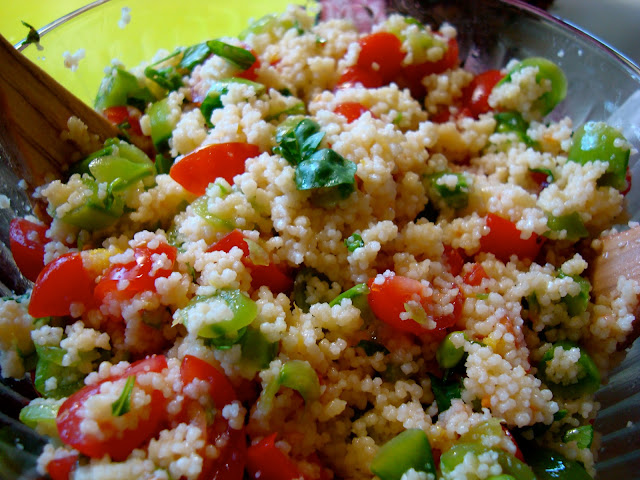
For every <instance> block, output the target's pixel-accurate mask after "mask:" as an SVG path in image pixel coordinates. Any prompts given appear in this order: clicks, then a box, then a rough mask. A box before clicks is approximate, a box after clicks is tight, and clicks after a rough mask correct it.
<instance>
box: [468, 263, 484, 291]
mask: <svg viewBox="0 0 640 480" xmlns="http://www.w3.org/2000/svg"><path fill="white" fill-rule="evenodd" d="M485 278H489V275H487V272H485V271H484V268H483V267H482V265H480V264H479V263H474V264H473V265H472V266H471V270H469V271H468V272H467V273H466V274H465V275H464V283H466V284H467V285H471V286H472V287H477V286H479V285H480V284H481V283H482V280H483V279H485Z"/></svg>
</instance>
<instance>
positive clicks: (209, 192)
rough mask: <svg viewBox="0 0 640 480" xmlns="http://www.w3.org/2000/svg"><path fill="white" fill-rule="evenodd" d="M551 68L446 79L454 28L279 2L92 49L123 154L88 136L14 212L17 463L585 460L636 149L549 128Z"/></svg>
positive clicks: (8, 361) (559, 80)
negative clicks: (21, 394)
mask: <svg viewBox="0 0 640 480" xmlns="http://www.w3.org/2000/svg"><path fill="white" fill-rule="evenodd" d="M566 88H567V86H566V81H565V80H564V75H563V74H562V72H561V71H560V69H559V68H558V67H557V66H556V65H555V64H553V63H552V62H550V61H548V60H545V59H540V58H533V59H514V60H513V61H511V62H510V63H509V64H508V65H505V67H504V69H503V70H500V71H498V70H496V71H490V72H485V73H482V74H479V75H474V74H472V73H471V72H467V71H465V70H463V69H462V68H461V67H459V64H458V56H457V44H456V31H455V29H454V28H453V27H451V26H449V25H443V26H441V27H440V28H439V29H438V30H433V29H431V28H430V27H429V26H424V25H420V24H419V23H417V22H416V21H415V20H413V19H410V18H405V17H402V16H399V15H391V16H389V17H388V18H386V19H384V20H383V21H381V22H380V23H378V24H376V25H375V26H374V27H373V28H372V30H371V31H369V32H365V33H361V32H359V31H358V30H357V29H356V28H355V27H354V26H353V24H352V23H350V22H349V21H348V20H329V21H326V22H324V21H323V22H317V21H316V20H315V19H314V18H313V17H312V16H310V15H309V13H307V12H306V11H305V10H304V9H302V8H300V7H290V8H289V9H288V10H287V11H286V12H285V13H283V14H279V15H275V14H274V15H270V16H267V17H264V18H262V19H260V20H258V21H256V22H254V23H253V24H251V25H250V26H249V27H248V29H247V30H246V31H245V32H243V33H242V34H241V35H240V36H239V37H238V38H223V39H219V40H212V41H210V42H205V43H203V44H199V45H196V46H193V47H189V48H187V49H179V50H178V51H177V53H175V54H172V53H171V52H159V53H158V54H157V56H156V57H155V58H154V59H153V60H151V61H150V62H149V63H148V64H145V65H142V66H141V67H138V68H134V69H132V70H131V71H126V70H125V69H124V68H123V67H122V66H115V65H114V66H112V67H111V68H110V70H109V72H108V74H107V77H106V79H105V81H104V82H103V84H102V86H101V89H100V93H99V94H98V98H97V101H96V106H97V108H98V109H99V110H101V111H103V112H104V113H105V115H107V117H109V118H110V119H112V120H113V121H115V122H116V123H118V124H119V125H120V127H121V128H123V129H124V130H125V131H126V132H127V133H128V134H129V136H130V137H131V138H135V139H137V140H138V144H141V142H146V144H143V146H145V145H146V148H145V149H144V150H145V151H143V150H140V149H138V148H136V147H133V146H132V145H130V144H129V143H127V142H124V141H122V140H110V141H108V142H107V143H106V144H105V145H104V148H103V149H102V150H100V151H99V152H98V153H96V154H93V155H92V156H90V157H89V158H88V159H86V160H83V161H80V162H78V163H76V164H74V165H73V166H72V167H71V169H70V171H69V175H68V177H67V178H65V179H64V180H54V181H52V182H50V183H48V184H46V185H44V186H42V187H41V188H39V189H38V190H37V192H36V196H37V197H38V198H39V199H41V200H42V201H44V202H46V203H47V205H48V212H49V214H50V215H51V217H52V220H51V222H50V223H49V224H47V225H45V224H43V223H42V222H41V221H39V220H37V219H35V218H32V217H28V218H26V219H18V220H16V221H15V224H14V225H13V226H12V228H13V230H14V231H15V232H18V231H20V232H26V233H24V235H23V237H24V238H27V239H28V241H27V240H25V241H24V242H23V244H25V245H27V247H25V248H26V249H28V250H29V252H31V254H30V255H27V254H25V253H24V252H25V249H24V248H23V249H22V250H20V248H19V247H20V245H17V247H16V248H15V249H14V256H15V257H16V261H17V262H18V265H19V266H20V267H21V268H22V271H23V272H24V273H25V275H26V276H28V277H29V278H30V279H31V280H34V281H35V286H34V288H33V289H32V290H31V291H30V292H28V294H27V295H26V296H23V297H15V298H5V299H3V300H2V302H1V303H0V328H1V329H2V331H3V332H4V334H3V336H2V337H1V338H0V347H1V349H2V350H1V353H0V365H1V367H2V374H3V375H4V376H5V377H15V378H22V377H24V376H25V375H27V374H28V372H29V371H30V370H33V369H34V365H35V374H34V379H35V380H34V384H35V388H36V389H37V390H38V392H39V393H40V395H41V396H42V397H44V398H40V399H36V400H34V401H33V402H32V404H30V405H29V406H28V407H26V408H25V410H23V413H22V415H21V418H22V419H23V420H24V421H26V422H27V423H30V424H33V425H34V426H35V427H36V428H38V430H39V431H41V432H44V433H45V434H47V435H49V436H51V438H52V439H51V442H50V444H49V445H48V446H47V447H46V448H45V449H44V451H43V453H42V454H41V456H40V459H39V469H40V470H41V473H45V472H48V473H49V474H50V475H52V476H54V474H55V473H57V474H60V472H61V471H64V472H65V473H64V474H65V475H66V477H60V476H58V477H55V478H75V479H81V478H92V479H102V478H105V479H106V478H119V479H141V478H145V479H178V478H182V479H202V478H224V479H230V480H233V479H238V480H240V479H242V478H256V479H257V478H261V479H267V480H269V479H276V478H278V479H283V478H284V479H297V478H304V479H307V480H311V479H330V478H339V479H345V480H355V479H372V478H380V479H381V480H391V479H393V480H396V479H397V480H400V479H402V480H416V479H420V480H425V479H434V478H436V476H437V477H438V478H445V479H487V478H501V479H502V478H517V479H529V478H535V475H540V474H541V472H543V471H544V470H545V469H546V468H548V465H549V462H550V461H551V460H554V461H556V462H561V463H562V464H563V465H565V466H566V468H571V469H574V470H573V471H575V472H578V474H579V475H582V476H579V477H571V478H589V475H593V474H594V471H595V470H594V462H595V459H594V452H595V451H596V449H597V445H598V440H597V433H596V434H595V439H594V432H593V427H592V426H591V425H592V421H593V419H594V417H595V415H596V413H597V410H598V404H597V402H595V401H594V399H593V393H594V392H595V390H597V388H598V386H599V385H600V383H601V381H602V377H603V376H605V375H606V372H607V370H608V369H610V368H611V367H612V366H613V365H614V364H615V363H616V362H617V361H618V360H619V359H620V355H621V354H620V353H619V352H618V351H617V349H618V346H619V345H620V344H622V342H624V341H625V340H627V337H628V336H629V335H630V334H631V332H632V322H633V320H634V317H633V311H634V309H635V308H636V306H637V302H638V300H637V298H638V294H639V293H640V285H639V284H638V282H636V281H634V280H625V279H621V280H620V281H619V283H618V288H617V290H616V291H615V292H614V293H613V294H612V295H610V296H595V295H593V294H592V293H591V292H590V284H589V280H588V277H587V268H588V267H589V264H588V259H589V258H590V255H592V253H593V251H595V250H597V248H598V245H599V240H598V239H599V238H600V237H601V235H603V234H604V233H607V231H608V229H609V228H611V225H613V224H614V223H615V222H616V218H617V217H618V215H619V214H621V213H622V212H623V199H624V193H623V192H624V190H625V188H626V182H627V181H626V179H625V174H626V168H627V163H626V162H627V161H628V157H629V152H630V146H629V144H628V143H627V142H626V141H625V140H624V138H623V137H622V136H621V134H620V133H619V132H617V131H616V130H614V129H612V128H611V127H609V126H607V125H605V124H602V123H599V122H596V123H591V124H587V125H585V126H579V125H573V124H572V121H571V119H570V118H564V119H561V120H560V121H558V122H548V121H545V120H544V118H545V116H546V114H547V113H549V111H551V109H552V108H553V107H554V106H555V104H557V103H558V102H560V101H561V100H562V99H563V98H564V95H565V93H566ZM569 90H570V85H569ZM70 130H74V131H76V132H80V134H82V131H83V130H82V128H81V125H80V126H79V125H78V124H77V122H76V121H71V122H70ZM594 132H595V133H594ZM592 134H593V135H596V136H598V138H602V139H605V140H604V142H605V144H604V145H600V146H599V147H598V148H599V150H598V152H600V153H599V156H598V154H592V153H591V152H585V151H583V150H584V149H581V144H580V141H579V139H581V138H584V137H585V136H588V135H592ZM70 135H72V136H73V135H74V134H73V132H70ZM84 135H85V137H86V132H85V134H84ZM76 136H77V135H76ZM85 140H86V141H88V140H89V139H88V138H85ZM594 155H595V156H594ZM149 157H151V158H153V160H154V161H151V160H150V159H149ZM33 252H36V253H35V254H34V253H33ZM36 410H37V411H38V412H39V416H38V417H37V419H36V420H33V418H34V417H33V414H32V412H34V411H36ZM42 412H47V413H46V414H45V415H43V414H42ZM542 447H544V448H542ZM243 476H244V477H243ZM554 478H555V477H554ZM567 478H568V477H567Z"/></svg>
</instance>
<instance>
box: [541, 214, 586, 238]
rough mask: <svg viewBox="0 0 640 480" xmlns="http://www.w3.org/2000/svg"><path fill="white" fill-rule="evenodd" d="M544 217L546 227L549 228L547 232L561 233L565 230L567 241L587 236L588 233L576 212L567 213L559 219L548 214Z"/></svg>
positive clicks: (546, 234)
mask: <svg viewBox="0 0 640 480" xmlns="http://www.w3.org/2000/svg"><path fill="white" fill-rule="evenodd" d="M546 215H547V227H549V230H551V231H552V232H561V231H562V230H565V231H566V232H567V236H566V239H567V240H572V241H575V240H579V239H581V238H586V237H588V236H589V232H588V231H587V228H586V227H585V226H584V222H583V221H582V218H581V217H580V214H579V213H578V212H572V213H568V214H566V215H561V216H559V217H556V216H555V215H552V214H551V213H548V212H547V213H546ZM545 236H549V234H548V233H545Z"/></svg>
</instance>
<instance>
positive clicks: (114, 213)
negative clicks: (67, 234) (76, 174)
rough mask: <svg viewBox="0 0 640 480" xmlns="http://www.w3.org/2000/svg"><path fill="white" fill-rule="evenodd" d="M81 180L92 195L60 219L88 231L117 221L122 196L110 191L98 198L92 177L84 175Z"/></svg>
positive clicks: (121, 208) (120, 211) (121, 206)
mask: <svg viewBox="0 0 640 480" xmlns="http://www.w3.org/2000/svg"><path fill="white" fill-rule="evenodd" d="M82 182H83V183H84V184H85V185H86V186H87V187H89V188H90V189H92V190H93V194H92V196H91V197H90V198H89V199H88V200H87V202H86V203H85V204H84V205H81V206H80V207H77V208H75V209H73V210H71V211H69V212H67V213H65V214H64V215H63V216H62V217H60V220H62V221H63V222H65V223H68V224H69V225H74V226H76V227H78V228H82V229H84V230H89V231H94V230H101V229H103V228H106V227H108V226H110V225H113V224H114V223H115V222H117V221H118V219H119V218H120V217H121V216H122V214H123V213H124V201H123V200H122V198H121V197H120V196H114V195H113V194H112V193H111V192H107V195H106V197H105V198H100V197H99V195H98V185H97V183H96V181H95V180H94V179H92V178H88V177H85V178H83V179H82Z"/></svg>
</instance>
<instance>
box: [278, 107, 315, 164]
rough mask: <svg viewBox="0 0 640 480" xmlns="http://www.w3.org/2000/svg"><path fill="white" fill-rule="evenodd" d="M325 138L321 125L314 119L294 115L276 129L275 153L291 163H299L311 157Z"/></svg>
mask: <svg viewBox="0 0 640 480" xmlns="http://www.w3.org/2000/svg"><path fill="white" fill-rule="evenodd" d="M323 138H324V132H321V131H320V125H318V124H317V123H316V122H314V121H313V120H310V119H308V118H304V119H302V120H300V119H299V118H298V117H292V118H289V119H287V120H285V121H284V122H283V123H282V124H280V125H279V126H278V128H277V129H276V142H277V143H278V145H277V146H276V147H275V148H274V149H273V151H274V153H277V154H278V155H281V156H282V157H283V158H284V159H285V160H286V161H288V162H289V163H290V164H291V165H298V164H299V163H300V162H302V161H303V160H305V159H307V158H309V157H310V156H311V155H312V154H313V153H314V152H315V151H316V149H317V148H318V146H319V145H320V142H322V139H323Z"/></svg>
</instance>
